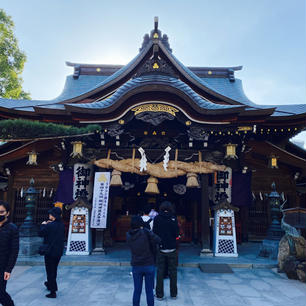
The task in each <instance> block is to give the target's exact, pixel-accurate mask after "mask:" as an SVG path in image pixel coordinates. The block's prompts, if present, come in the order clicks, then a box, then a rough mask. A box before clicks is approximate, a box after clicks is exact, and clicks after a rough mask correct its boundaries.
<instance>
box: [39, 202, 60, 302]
mask: <svg viewBox="0 0 306 306" xmlns="http://www.w3.org/2000/svg"><path fill="white" fill-rule="evenodd" d="M48 213H49V220H48V221H44V222H43V223H42V224H41V227H40V231H39V235H40V236H42V237H44V244H46V245H48V249H47V253H46V254H45V266H46V273H47V281H46V282H45V286H46V287H47V289H48V290H49V291H50V293H49V294H47V295H46V297H47V298H56V291H57V290H58V288H57V283H56V277H57V267H58V264H59V262H60V260H61V257H62V255H63V251H64V241H65V226H64V223H63V222H62V220H61V213H62V211H61V209H60V208H59V207H53V208H52V209H50V210H49V211H48Z"/></svg>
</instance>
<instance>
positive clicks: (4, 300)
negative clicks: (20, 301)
mask: <svg viewBox="0 0 306 306" xmlns="http://www.w3.org/2000/svg"><path fill="white" fill-rule="evenodd" d="M6 283H7V281H5V280H4V271H3V270H0V304H2V305H3V306H14V302H13V300H12V298H11V296H10V295H9V294H8V293H7V292H6Z"/></svg>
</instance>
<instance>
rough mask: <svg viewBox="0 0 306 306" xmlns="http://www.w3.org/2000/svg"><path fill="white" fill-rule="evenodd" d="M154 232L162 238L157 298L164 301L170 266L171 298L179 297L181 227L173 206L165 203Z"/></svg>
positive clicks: (162, 205)
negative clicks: (178, 251)
mask: <svg viewBox="0 0 306 306" xmlns="http://www.w3.org/2000/svg"><path fill="white" fill-rule="evenodd" d="M153 232H154V233H155V234H156V235H158V236H159V237H160V238H161V244H160V250H159V252H158V254H157V263H156V264H157V279H156V297H157V299H158V300H163V299H164V275H165V272H166V271H165V270H166V267H167V266H168V273H169V278H170V297H171V298H172V299H176V297H177V250H176V238H177V237H178V236H179V226H178V221H177V218H176V216H175V215H174V210H173V206H172V204H171V203H170V202H168V201H164V202H162V203H161V205H160V208H159V215H157V216H156V217H155V218H154V223H153Z"/></svg>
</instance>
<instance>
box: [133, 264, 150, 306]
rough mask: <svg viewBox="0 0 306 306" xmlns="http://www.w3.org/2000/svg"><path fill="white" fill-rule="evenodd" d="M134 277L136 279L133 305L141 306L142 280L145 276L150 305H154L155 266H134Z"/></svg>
mask: <svg viewBox="0 0 306 306" xmlns="http://www.w3.org/2000/svg"><path fill="white" fill-rule="evenodd" d="M132 272H133V279H134V293H133V306H139V303H140V296H141V291H142V281H143V277H144V278H145V287H146V296H147V304H148V306H154V295H153V288H154V275H155V267H154V266H133V267H132Z"/></svg>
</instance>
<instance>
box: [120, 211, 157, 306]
mask: <svg viewBox="0 0 306 306" xmlns="http://www.w3.org/2000/svg"><path fill="white" fill-rule="evenodd" d="M143 225H144V224H143V220H142V218H141V217H139V216H133V217H132V220H131V228H132V229H131V230H130V231H129V232H128V233H127V234H126V241H127V243H128V245H129V247H130V249H131V253H132V260H131V266H132V271H133V279H134V293H133V306H139V303H140V296H141V291H142V283H143V278H144V279H145V287H146V296H147V304H148V306H153V305H154V296H153V288H154V274H155V267H154V264H155V259H154V253H155V252H154V249H156V244H158V243H160V242H161V240H160V238H159V237H158V236H156V235H155V234H153V233H152V232H151V231H150V230H148V229H146V228H143Z"/></svg>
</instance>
